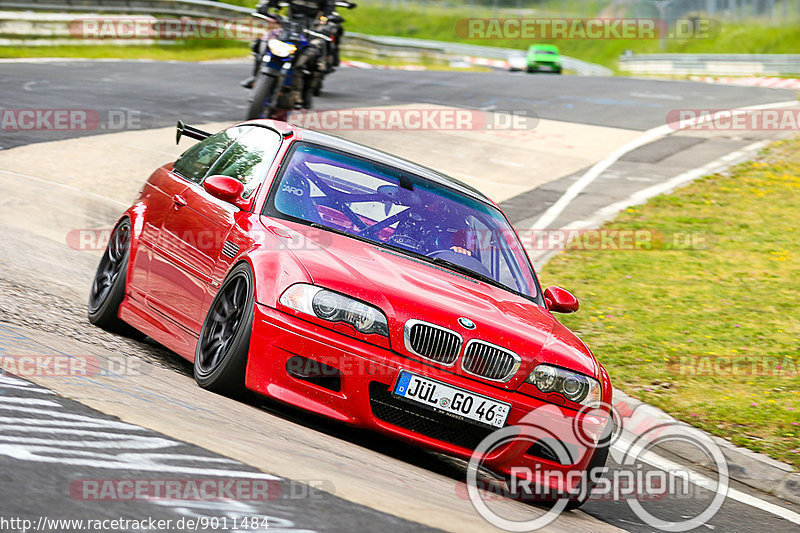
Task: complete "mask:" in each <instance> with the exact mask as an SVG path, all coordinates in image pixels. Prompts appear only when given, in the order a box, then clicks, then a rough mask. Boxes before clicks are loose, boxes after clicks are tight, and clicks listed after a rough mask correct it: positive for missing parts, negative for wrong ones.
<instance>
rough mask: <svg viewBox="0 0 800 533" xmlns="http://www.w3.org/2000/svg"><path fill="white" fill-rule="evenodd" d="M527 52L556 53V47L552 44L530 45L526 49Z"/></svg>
mask: <svg viewBox="0 0 800 533" xmlns="http://www.w3.org/2000/svg"><path fill="white" fill-rule="evenodd" d="M528 50H553V51H554V52H558V46H556V45H554V44H532V45H530V46H529V47H528Z"/></svg>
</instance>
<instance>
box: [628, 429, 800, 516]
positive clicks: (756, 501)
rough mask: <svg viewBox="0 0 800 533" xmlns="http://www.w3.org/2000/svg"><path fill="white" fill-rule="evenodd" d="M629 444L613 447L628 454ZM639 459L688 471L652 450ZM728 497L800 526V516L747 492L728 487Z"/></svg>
mask: <svg viewBox="0 0 800 533" xmlns="http://www.w3.org/2000/svg"><path fill="white" fill-rule="evenodd" d="M629 444H630V442H629V441H626V440H624V439H620V440H619V441H618V442H616V443H614V445H613V446H612V447H613V448H614V449H616V450H618V451H620V452H622V453H626V452H627V451H628V450H629V449H630V446H629ZM639 459H640V460H641V461H642V462H645V463H647V464H649V465H651V466H654V467H655V468H658V469H660V470H663V471H664V472H669V471H686V470H687V469H686V467H685V466H683V465H680V464H678V463H676V462H674V461H671V460H669V459H666V458H664V457H662V456H660V455H658V454H656V453H655V452H653V451H650V450H648V451H645V452H644V453H642V454H641V455H640V456H639ZM689 472H690V473H691V476H690V479H689V481H691V482H692V483H694V484H695V485H697V486H699V487H702V488H704V489H708V490H713V491H715V492H716V491H717V486H718V484H717V482H716V481H715V480H713V479H711V478H709V477H708V476H704V475H703V474H698V473H697V472H696V471H694V470H690V471H689ZM727 497H728V498H731V499H733V500H736V501H737V502H740V503H743V504H745V505H749V506H750V507H755V508H756V509H760V510H762V511H766V512H768V513H770V514H774V515H775V516H779V517H781V518H783V519H785V520H788V521H789V522H793V523H795V524H800V514H797V513H795V512H794V511H790V510H789V509H785V508H783V507H781V506H779V505H775V504H772V503H769V502H767V501H764V500H762V499H760V498H756V497H755V496H751V495H750V494H747V493H746V492H742V491H740V490H736V489H732V488H730V487H728V492H727Z"/></svg>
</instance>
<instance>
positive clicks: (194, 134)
mask: <svg viewBox="0 0 800 533" xmlns="http://www.w3.org/2000/svg"><path fill="white" fill-rule="evenodd" d="M184 135H186V136H187V137H191V138H192V139H197V140H198V141H202V140H203V139H208V138H209V137H211V134H210V133H208V132H207V131H203V130H199V129H197V128H193V127H191V126H187V125H186V124H184V123H183V121H182V120H179V121H178V133H177V135H176V136H175V144H178V143H179V142H181V137H182V136H184Z"/></svg>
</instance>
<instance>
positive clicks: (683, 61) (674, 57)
mask: <svg viewBox="0 0 800 533" xmlns="http://www.w3.org/2000/svg"><path fill="white" fill-rule="evenodd" d="M619 68H620V70H625V71H627V72H631V73H633V74H667V75H670V74H671V75H700V76H753V75H756V76H758V75H766V76H781V75H787V74H795V75H796V74H800V54H633V55H623V56H621V57H620V58H619Z"/></svg>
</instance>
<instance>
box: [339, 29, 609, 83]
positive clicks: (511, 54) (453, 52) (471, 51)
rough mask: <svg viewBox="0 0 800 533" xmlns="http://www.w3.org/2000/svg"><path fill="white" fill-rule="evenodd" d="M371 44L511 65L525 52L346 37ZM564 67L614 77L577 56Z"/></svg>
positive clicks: (402, 39) (564, 59) (379, 37)
mask: <svg viewBox="0 0 800 533" xmlns="http://www.w3.org/2000/svg"><path fill="white" fill-rule="evenodd" d="M348 35H349V36H350V37H353V38H357V39H361V40H364V41H368V42H370V43H372V44H373V45H378V46H380V47H383V48H385V49H386V50H387V51H390V50H391V49H397V50H419V51H427V52H428V53H437V52H438V53H439V54H440V55H443V56H445V57H451V58H458V57H476V58H486V59H494V60H497V61H500V62H505V63H508V62H509V61H513V59H514V58H524V57H525V51H524V50H518V49H516V48H500V47H497V46H480V45H474V44H463V43H449V42H445V41H431V40H427V39H412V38H408V37H388V36H382V35H364V34H360V33H353V32H348V33H346V34H345V39H346V38H347V36H348ZM561 59H562V64H563V66H564V68H565V69H567V70H572V71H574V72H576V73H577V74H579V75H582V76H611V75H612V74H613V72H612V71H611V69H608V68H606V67H604V66H602V65H597V64H595V63H589V62H588V61H581V60H580V59H576V58H574V57H568V56H561Z"/></svg>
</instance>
